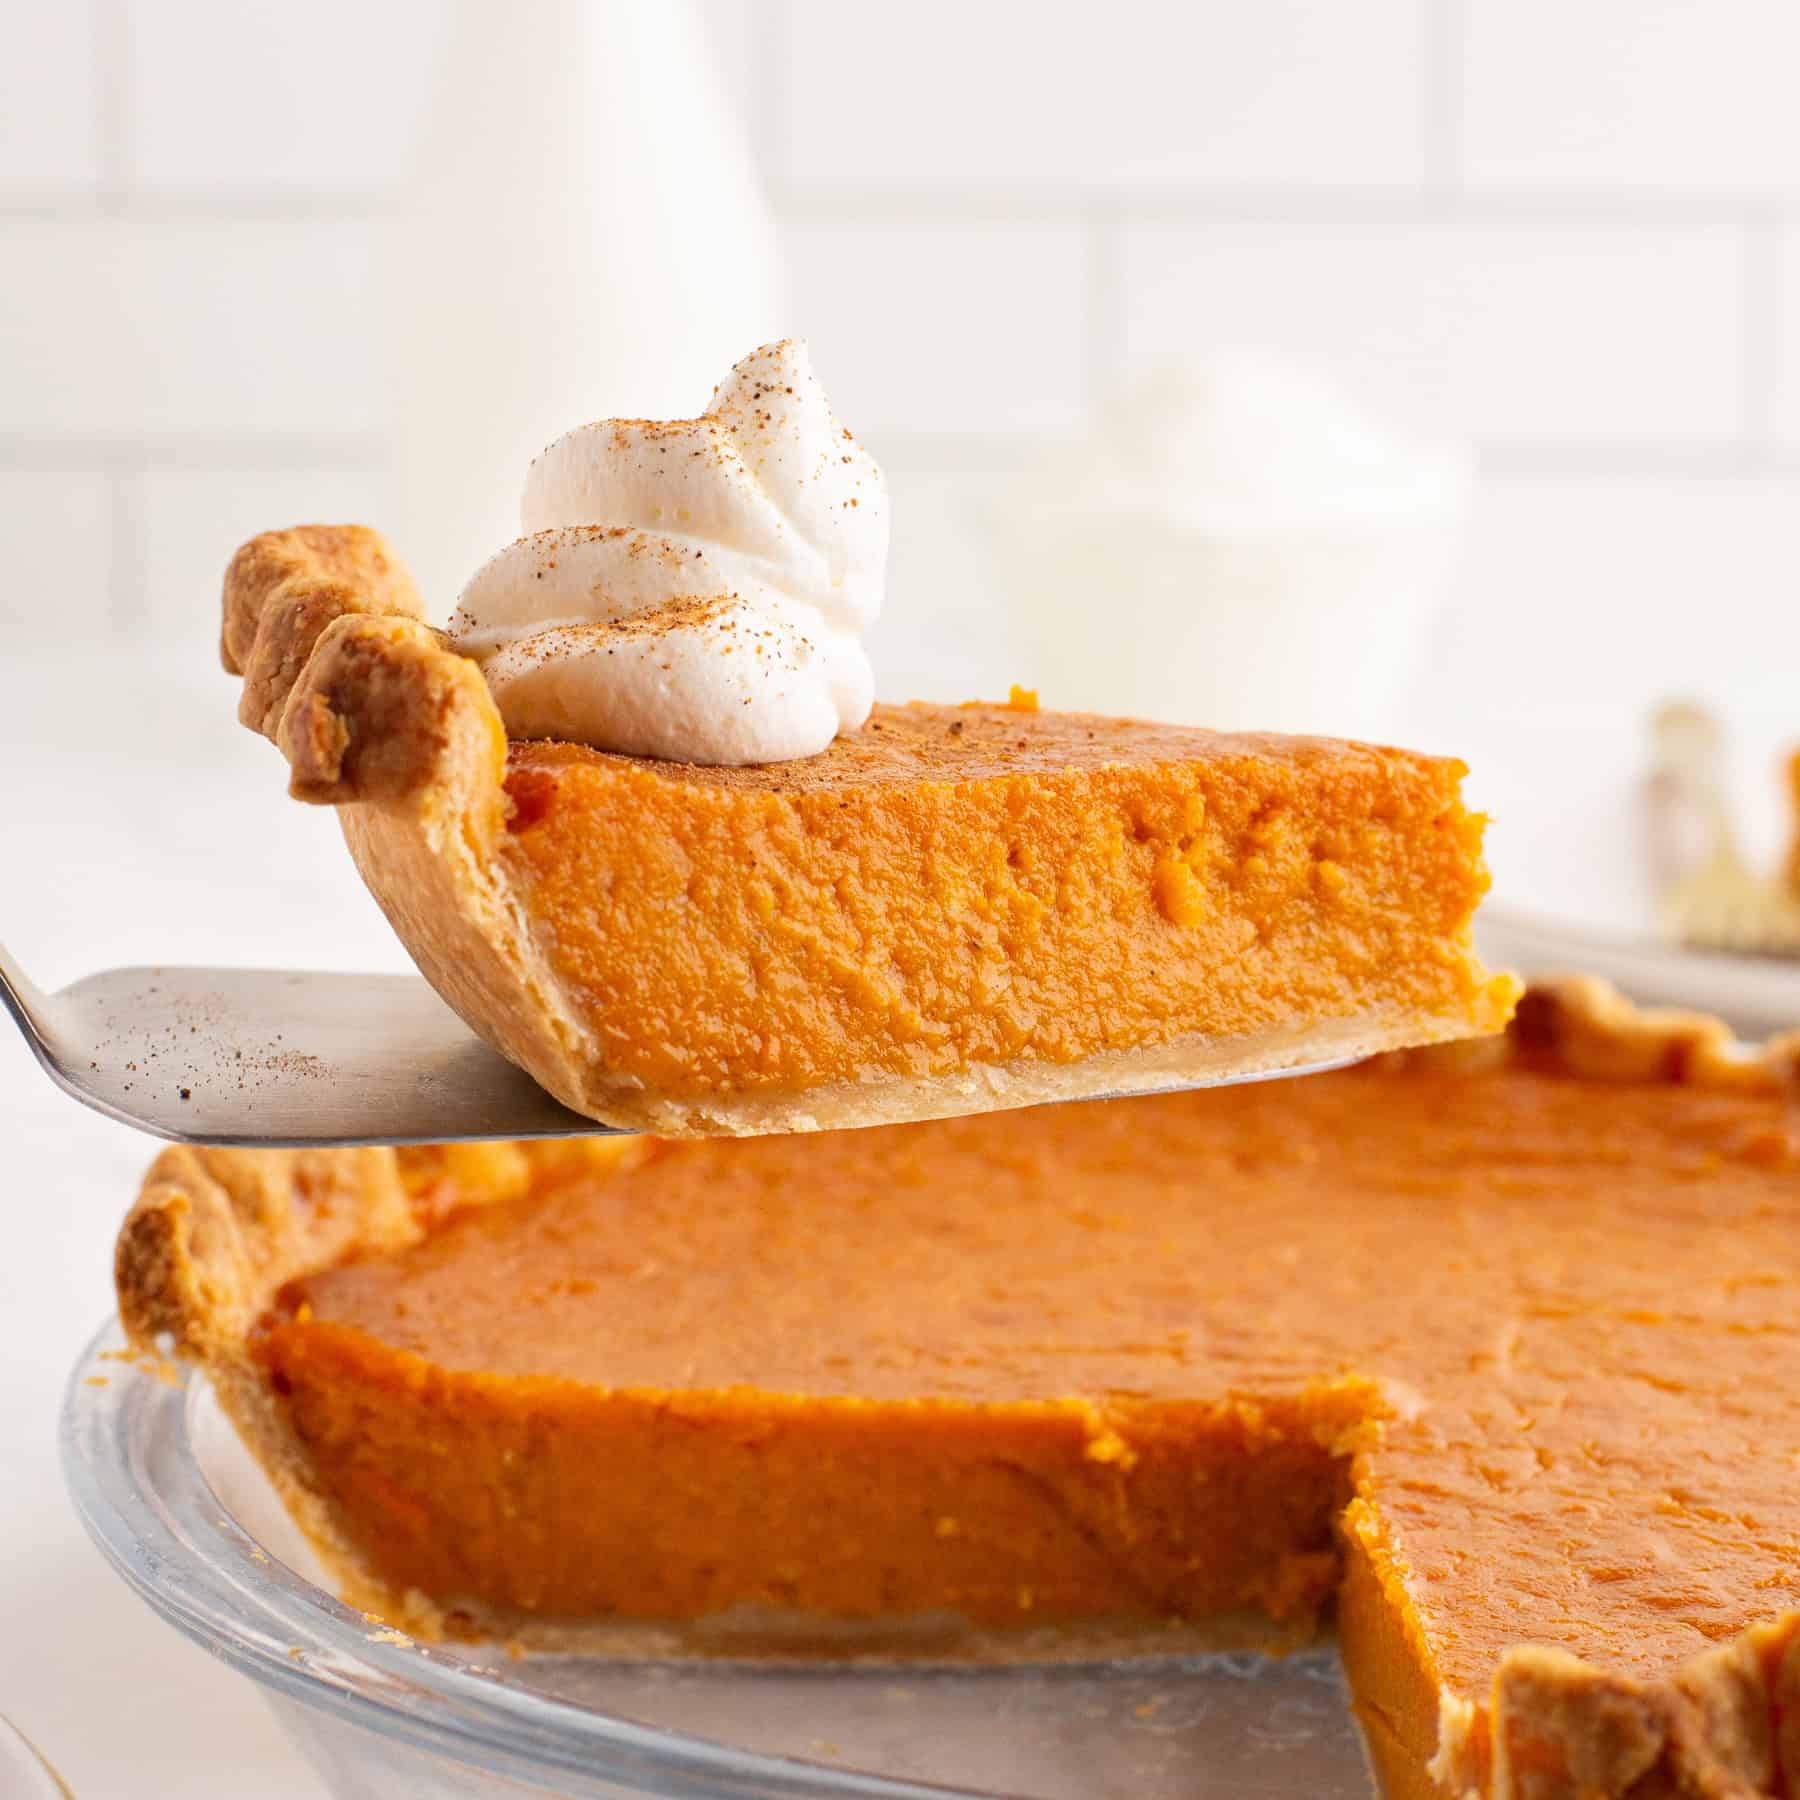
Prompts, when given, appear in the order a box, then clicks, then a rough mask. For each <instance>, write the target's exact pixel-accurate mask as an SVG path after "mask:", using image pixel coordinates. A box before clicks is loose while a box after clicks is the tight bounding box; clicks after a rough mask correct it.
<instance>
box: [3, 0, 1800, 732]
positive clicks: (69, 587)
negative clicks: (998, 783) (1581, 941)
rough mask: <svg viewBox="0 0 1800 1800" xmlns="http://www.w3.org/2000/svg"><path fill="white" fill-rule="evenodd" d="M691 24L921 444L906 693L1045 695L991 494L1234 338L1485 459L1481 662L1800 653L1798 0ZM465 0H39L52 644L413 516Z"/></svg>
mask: <svg viewBox="0 0 1800 1800" xmlns="http://www.w3.org/2000/svg"><path fill="white" fill-rule="evenodd" d="M683 3H684V4H687V5H688V6H690V7H691V8H692V10H693V12H694V13H695V15H696V16H697V18H698V20H699V21H700V25H701V28H702V30H703V31H704V32H705V34H706V36H707V38H708V40H709V44H710V48H711V51H712V53H713V55H714V57H715V60H716V62H717V64H718V74H719V91H720V92H721V94H723V95H725V96H726V97H727V100H728V102H729V103H733V104H736V105H738V106H740V107H741V108H742V109H743V111H744V114H745V117H746V120H747V123H748V126H749V130H750V135H751V139H752V141H753V143H754V146H755V151H756V156H757V160H758V163H759V167H760V171H761V174H762V176H763V179H764V182H765V184H766V187H767V190H768V193H769V197H770V200H771V203H772V206H773V210H774V213H775V216H776V218H777V221H778V224H779V230H780V236H781V248H782V250H783V251H784V253H785V255H786V257H787V261H788V268H789V275H790V285H791V293H792V295H793V306H794V325H795V328H796V329H797V330H800V331H803V332H805V333H807V334H808V335H809V336H810V337H811V338H812V339H813V340H814V345H815V350H816V353H817V356H818V358H819V361H820V364H821V366H822V369H823V372H824V374H825V376H826V379H827V382H828V384H829V386H830V388H831V390H832V392H833V394H834V396H835V397H836V399H837V401H838V404H839V407H840V410H841V411H842V413H843V415H844V416H845V417H846V418H847V419H848V420H849V421H850V422H851V423H852V424H853V425H854V426H855V428H856V429H857V431H858V433H859V435H861V436H863V437H865V438H867V439H868V440H870V441H871V442H872V444H873V445H874V447H875V449H876V450H877V452H878V454H880V455H881V456H882V457H883V459H884V460H885V461H886V462H887V464H888V465H889V467H890V469H891V470H892V472H893V476H894V482H895V488H896V495H897V501H898V506H897V512H898V539H897V547H896V554H895V565H894V580H893V591H892V601H891V609H890V615H889V617H888V618H887V619H886V620H884V622H883V625H882V627H881V643H880V649H881V668H882V672H883V684H884V687H885V688H886V689H887V691H889V692H891V693H902V692H914V693H920V694H929V695H934V696H946V695H954V694H960V693H962V692H964V691H966V690H968V689H970V688H971V687H977V688H984V687H991V686H993V685H995V684H996V683H999V682H1003V681H1004V680H1005V679H1007V678H1009V677H1011V676H1017V677H1018V678H1020V679H1029V678H1031V676H1032V675H1033V673H1034V671H1033V670H1032V669H1030V668H1029V667H1025V666H1023V665H1017V664H1015V662H1014V660H1013V659H1014V658H1015V655H1016V651H1015V646H1014V637H1013V634H1012V633H1010V631H1009V629H1008V626H1007V618H1008V607H1009V606H1011V605H1021V606H1022V605H1029V596H1028V595H1027V596H1019V595H1010V596H1009V595H1008V594H1007V593H1006V592H1005V589H1004V585H1003V570H1002V568H1001V567H1000V566H999V565H998V564H997V563H996V561H995V559H994V558H993V556H992V555H991V553H990V548H989V544H988V541H987V523H986V522H987V521H988V520H989V519H990V518H991V516H992V511H993V508H994V507H995V506H996V505H998V504H999V503H1000V502H1001V501H1003V500H1004V499H1005V498H1006V497H1007V496H1008V495H1009V494H1013V493H1016V492H1018V491H1020V490H1021V489H1022V488H1023V487H1024V486H1026V485H1028V484H1029V481H1030V477H1031V472H1032V471H1033V470H1034V469H1036V468H1039V467H1041V466H1042V464H1043V462H1044V461H1045V459H1046V457H1047V456H1048V455H1050V454H1051V453H1052V452H1053V450H1054V447H1055V444H1056V443H1057V441H1058V440H1060V439H1063V438H1066V437H1068V436H1069V435H1070V434H1072V433H1074V432H1076V431H1078V430H1079V429H1080V428H1081V426H1082V425H1083V424H1084V422H1086V421H1087V420H1089V419H1090V418H1091V417H1092V416H1093V414H1094V411H1095V409H1096V407H1098V406H1099V405H1101V404H1103V403H1104V401H1105V399H1106V398H1107V396H1108V395H1109V393H1111V392H1112V391H1114V389H1115V388H1116V387H1117V386H1118V385H1119V384H1121V383H1124V382H1128V381H1130V380H1131V379H1132V378H1133V377H1134V375H1135V374H1137V373H1139V372H1140V371H1141V370H1142V369H1144V368H1145V367H1148V366H1150V365H1152V364H1154V363H1155V362H1157V361H1158V360H1159V359H1162V358H1164V357H1167V356H1168V355H1170V354H1172V353H1176V352H1179V351H1183V350H1191V349H1196V348H1199V349H1204V348H1207V347H1209V346H1224V345H1234V346H1235V345H1244V344H1256V345H1263V346H1267V347H1270V348H1273V349H1275V350H1278V351H1286V352H1289V353H1291V354H1292V355H1294V356H1295V357H1297V358H1302V359H1305V360H1307V361H1309V362H1311V363H1313V364H1316V365H1318V366H1319V367H1321V368H1322V369H1324V370H1326V371H1328V372H1330V373H1333V374H1335V375H1337V376H1338V377H1340V378H1341V379H1342V380H1343V381H1344V382H1345V383H1346V384H1347V385H1348V386H1349V387H1350V388H1351V390H1352V391H1353V392H1354V393H1356V394H1357V395H1359V396H1360V397H1361V398H1362V399H1363V401H1364V402H1365V403H1366V404H1367V405H1368V406H1369V407H1370V408H1371V409H1372V410H1374V411H1376V412H1378V413H1382V414H1386V415H1389V416H1392V417H1394V418H1396V419H1399V420H1402V421H1406V422H1411V423H1414V424H1416V425H1419V426H1421V427H1424V428H1427V429H1429V430H1431V431H1433V432H1437V433H1441V434H1446V435H1450V436H1454V437H1457V438H1460V439H1464V440H1466V441H1468V442H1470V443H1472V444H1473V445H1474V447H1475V448H1476V450H1477V452H1478V454H1479V457H1480V459H1481V471H1482V478H1481V486H1480V497H1479V501H1478V506H1477V513H1476V519H1475V524H1474V528H1473V531H1472V534H1471V541H1470V545H1469V549H1468V554H1467V556H1466V557H1465V559H1464V567H1463V571H1462V575H1461V578H1460V583H1459V587H1458V590H1457V593H1456V596H1455V598H1454V600H1453V602H1452V604H1451V606H1450V607H1449V608H1448V609H1447V610H1446V612H1445V614H1444V615H1443V617H1442V619H1441V620H1440V622H1439V626H1438V629H1437V634H1436V638H1435V640H1434V649H1433V658H1432V662H1431V665H1430V666H1431V667H1432V668H1433V669H1434V670H1435V671H1436V672H1438V673H1439V674H1440V675H1443V676H1446V677H1452V678H1460V677H1461V676H1464V675H1466V676H1471V677H1472V676H1474V675H1476V674H1478V673H1479V674H1480V675H1481V676H1482V677H1483V679H1484V681H1485V682H1486V683H1487V684H1489V685H1491V684H1492V682H1493V679H1494V677H1495V676H1496V675H1498V677H1499V678H1500V679H1501V680H1503V681H1504V680H1507V679H1514V680H1518V681H1520V682H1522V683H1527V684H1533V685H1535V688H1536V689H1537V690H1539V691H1541V692H1542V693H1543V695H1544V697H1545V699H1546V700H1547V701H1554V702H1556V703H1563V702H1567V703H1568V704H1571V705H1573V704H1576V703H1577V702H1578V701H1579V700H1580V699H1581V697H1582V695H1583V694H1584V693H1585V692H1588V691H1590V690H1591V689H1592V688H1593V687H1594V686H1595V685H1596V684H1602V683H1606V684H1611V689H1612V691H1614V692H1617V693H1622V694H1624V695H1626V696H1628V697H1638V696H1642V697H1648V696H1649V695H1651V694H1653V693H1655V692H1657V691H1659V690H1660V689H1661V688H1663V687H1665V686H1667V685H1669V684H1671V683H1677V682H1682V681H1692V682H1695V683H1701V684H1704V683H1708V682H1710V683H1713V684H1715V686H1720V685H1727V686H1728V685H1729V684H1731V683H1734V682H1741V681H1742V680H1743V679H1744V677H1743V676H1742V673H1741V671H1742V670H1743V668H1744V667H1745V666H1746V665H1745V659H1744V657H1743V654H1742V646H1743V645H1744V644H1745V643H1752V644H1757V645H1760V646H1761V648H1760V650H1759V651H1758V652H1757V653H1756V654H1754V655H1752V656H1751V657H1750V658H1749V666H1750V667H1751V668H1752V669H1754V670H1761V671H1763V674H1762V675H1761V676H1760V677H1759V679H1761V680H1762V681H1763V682H1764V683H1765V685H1766V684H1768V683H1777V682H1779V681H1780V680H1781V679H1782V678H1783V677H1784V676H1786V675H1788V674H1791V672H1792V671H1793V670H1795V669H1800V506H1797V504H1796V503H1797V502H1800V109H1796V108H1795V107H1794V106H1793V105H1792V102H1791V96H1790V95H1789V93H1788V88H1789V86H1790V82H1789V79H1788V77H1789V73H1790V72H1791V70H1792V69H1793V68H1794V67H1795V66H1796V65H1800V13H1797V12H1796V10H1795V9H1794V8H1793V7H1792V6H1791V5H1789V4H1787V3H1786V0H1710V3H1709V4H1707V5H1704V6H1702V5H1699V4H1697V3H1696V0H1585V4H1583V5H1582V6H1578V7H1568V6H1565V5H1561V4H1553V0H1360V3H1359V4H1355V5H1346V4H1344V3H1343V0H1269V3H1268V4H1262V5H1257V6H1245V5H1242V4H1240V3H1238V0H1166V3H1157V0H1110V3H1109V4H1108V5H1107V6H1105V7H1104V8H1095V7H1092V6H1091V5H1088V6H1079V7H1078V6H1075V5H1073V4H1068V3H1067V0H1055V3H1049V4H1039V5H1035V6H1025V5H1023V4H1013V3H1010V0H913V4H911V5H908V6H904V7H901V6H885V5H862V4H857V5H846V4H842V3H841V0H683ZM439 19H440V8H439V6H438V5H437V4H436V3H435V0H381V3H380V4H377V5H373V6H371V5H369V4H367V3H366V0H314V4H311V5H309V6H305V7H296V6H293V5H290V4H284V3H282V0H254V3H246V0H167V3H162V0H63V3H62V4H59V5H55V6H45V5H42V4H36V3H28V0H0V34H3V43H4V51H3V53H0V272H3V276H4V278H3V279H0V396H3V400H4V411H3V412H0V552H3V554H4V556H5V559H6V562H5V573H6V581H5V588H4V593H5V596H6V597H5V598H4V599H3V600H0V610H3V611H4V613H5V615H6V624H7V629H8V632H9V641H10V642H12V643H14V644H20V643H28V642H30V641H31V639H32V637H33V636H34V635H35V634H40V633H41V634H43V635H44V636H45V637H53V638H56V639H58V640H66V638H67V636H68V635H69V632H70V631H71V629H77V630H79V631H81V632H82V633H84V634H85V633H91V634H93V635H94V636H95V637H96V638H97V639H101V640H113V641H119V642H122V643H132V642H148V641H152V640H154V641H157V642H168V641H171V640H185V639H189V638H191V639H192V640H193V641H194V642H195V644H196V645H198V644H199V643H200V642H201V641H202V640H208V639H210V637H211V635H212V632H213V629H214V624H213V607H214V604H215V593H216V583H217V577H218V571H219V569H220V567H221V566H222V564H223V562H224V560H225V558H226V556H227V555H228V554H229V552H230V550H231V548H232V547H233V545H234V543H235V542H236V541H237V539H238V538H239V537H240V536H241V535H243V534H244V533H245V532H246V531H248V530H250V529H252V528H254V527H256V526H258V525H263V524H271V523H276V522H285V521H288V520H290V519H293V518H298V517H303V516H313V517H320V516H330V515H333V514H343V513H346V512H350V511H356V512H359V513H364V514H365V515H367V516H378V509H379V506H380V497H381V494H382V492H383V491H384V487H383V484H384V479H385V472H386V467H387V458H388V455H389V452H388V447H387V442H386V438H385V421H384V417H383V401H382V392H381V390H382V383H381V379H380V370H379V368H378V366H377V356H376V352H375V348H374V330H373V327H372V323H371V313H372V311H373V300H372V296H371V294H370V291H369V290H370V263H371V247H372V245H373V244H374V243H375V242H376V241H377V240H378V235H379V233H380V232H381V230H382V224H383V219H384V216H385V215H386V213H387V212H388V211H389V209H391V206H392V204H393V196H394V193H395V191H396V187H397V183H398V180H399V176H400V172H401V170H402V168H403V166H404V164H405V160H406V157H407V153H408V146H409V144H410V142H411V141H412V138H413V135H414V131H415V127H416V123H417V120H418V117H419V113H420V108H421V103H422V97H423V95H424V93H425V91H426V85H427V82H428V79H429V72H430V67H431V61H432V52H433V48H434V42H435V39H436V37H437V27H438V23H439ZM628 400H629V396H621V401H620V403H621V404H625V403H627V402H628ZM1697 603H1698V604H1697ZM1697 621H1699V622H1698V623H1697ZM1020 641H1021V642H1023V641H1024V638H1023V637H1022V636H1021V638H1020ZM1734 643H1735V644H1736V645H1737V647H1738V648H1737V649H1736V650H1735V651H1734V650H1733V648H1732V646H1733V644H1734ZM1547 646H1549V647H1550V650H1551V653H1550V654H1547V653H1546V647H1547ZM1734 658H1735V660H1734ZM1734 671H1736V672H1734ZM1048 697H1049V698H1051V699H1056V698H1060V697H1063V696H1058V695H1056V694H1054V693H1052V694H1050V695H1049V696H1048ZM1797 710H1800V709H1797Z"/></svg>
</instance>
